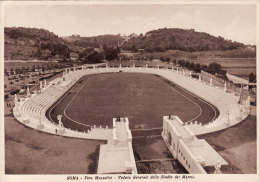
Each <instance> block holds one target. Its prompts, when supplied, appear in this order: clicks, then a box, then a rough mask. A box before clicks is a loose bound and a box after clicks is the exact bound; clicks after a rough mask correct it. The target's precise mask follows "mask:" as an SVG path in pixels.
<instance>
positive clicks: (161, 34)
mask: <svg viewBox="0 0 260 182" xmlns="http://www.w3.org/2000/svg"><path fill="white" fill-rule="evenodd" d="M244 46H245V45H244V44H242V43H238V42H233V41H230V40H225V39H224V38H222V37H215V36H212V35H209V34H207V33H201V32H196V31H195V30H194V29H189V30H185V29H177V28H171V29H167V28H164V29H158V30H152V31H149V32H147V33H146V34H145V35H142V34H141V35H139V36H138V37H133V38H131V39H130V40H129V41H127V42H126V43H125V44H124V45H123V48H124V49H126V50H136V49H145V51H146V52H163V51H166V50H181V51H189V52H195V51H209V50H233V49H237V48H243V47H244Z"/></svg>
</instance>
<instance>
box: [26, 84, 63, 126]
mask: <svg viewBox="0 0 260 182" xmlns="http://www.w3.org/2000/svg"><path fill="white" fill-rule="evenodd" d="M63 93H64V91H63V90H61V89H59V88H57V87H55V86H52V85H51V86H49V87H48V88H46V89H44V91H43V92H42V93H41V94H39V95H36V96H34V97H32V98H30V99H28V100H27V101H25V103H24V104H23V105H22V107H21V114H22V116H24V118H26V117H28V119H30V120H31V121H37V122H39V121H38V120H39V119H40V118H41V120H43V121H47V118H46V117H45V112H46V110H47V109H48V108H49V107H50V106H51V105H52V104H53V103H54V102H55V101H56V100H57V99H59V97H60V96H62V95H63ZM48 124H50V122H47V123H46V122H45V123H44V125H48Z"/></svg>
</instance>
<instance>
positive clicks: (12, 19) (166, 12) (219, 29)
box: [3, 4, 256, 44]
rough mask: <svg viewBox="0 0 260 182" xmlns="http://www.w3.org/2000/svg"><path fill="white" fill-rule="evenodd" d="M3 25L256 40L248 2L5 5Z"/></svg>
mask: <svg viewBox="0 0 260 182" xmlns="http://www.w3.org/2000/svg"><path fill="white" fill-rule="evenodd" d="M3 10H4V26H6V27H14V26H16V27H31V28H32V27H33V28H44V29H47V30H49V31H51V32H53V33H55V34H57V35H58V36H69V35H73V34H76V35H80V36H96V35H102V34H121V35H124V34H125V35H129V34H131V33H136V34H140V33H143V34H144V33H146V32H148V31H150V30H155V29H159V28H184V29H190V28H193V29H195V31H198V32H206V33H209V34H211V35H214V36H222V37H224V38H225V39H229V40H233V41H238V42H242V43H244V44H256V5H254V4H215V5H212V4H145V5H144V4H128V5H122V4H121V5H112V4H110V5H104V4H103V5H93V4H92V5H89V4H83V5H75V4H74V5H5V6H3Z"/></svg>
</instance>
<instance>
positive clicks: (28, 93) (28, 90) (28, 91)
mask: <svg viewBox="0 0 260 182" xmlns="http://www.w3.org/2000/svg"><path fill="white" fill-rule="evenodd" d="M28 95H30V89H29V86H27V96H28Z"/></svg>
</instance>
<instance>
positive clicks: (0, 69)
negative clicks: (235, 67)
mask: <svg viewBox="0 0 260 182" xmlns="http://www.w3.org/2000/svg"><path fill="white" fill-rule="evenodd" d="M0 3H1V4H0V8H1V9H0V13H1V17H0V24H1V26H0V27H1V29H0V33H1V36H0V43H1V45H0V51H1V52H0V60H1V62H0V75H3V74H4V40H3V39H4V36H3V35H4V31H3V30H4V29H3V25H4V22H3V20H4V17H3V10H4V6H5V5H35V4H37V5H83V4H84V5H88V4H89V5H119V4H120V5H125V4H256V6H257V11H256V12H257V13H256V14H257V15H256V16H257V23H256V25H257V26H256V27H257V44H256V45H257V50H258V48H259V36H260V35H259V26H260V25H259V18H260V0H240V1H233V0H231V1H210V0H204V1H199V0H193V1H191V0H187V1H185V0H182V1H181V0H176V1H141V0H140V1H0ZM259 56H260V51H259V50H258V51H257V60H258V58H259ZM257 62H258V61H257ZM258 69H259V63H257V71H258ZM257 78H258V80H259V78H260V76H259V74H257ZM258 82H259V81H258ZM3 84H4V78H3V77H2V76H1V80H0V86H1V88H0V104H1V106H0V121H1V125H0V126H1V127H0V129H1V130H0V139H1V146H0V149H1V150H0V161H1V165H0V172H1V176H0V181H4V182H8V181H12V182H13V181H26V182H30V181H33V182H35V181H55V182H57V181H67V180H66V178H67V175H5V174H4V160H5V159H4V150H3V149H4V122H3V121H4V110H3V108H4V107H3V106H4V105H3V104H4V97H3V96H4V94H3V93H4V87H3ZM258 93H259V90H258V92H257V95H258ZM259 101H260V99H259V97H258V96H257V103H259ZM257 105H258V104H257ZM257 115H258V112H257ZM257 123H259V117H257ZM257 131H260V127H259V124H257ZM257 141H258V142H257V155H258V156H259V149H260V147H259V133H257ZM259 172H260V169H259V160H258V161H257V174H239V175H236V174H231V175H227V174H225V175H209V174H207V175H192V176H195V179H192V180H176V181H216V182H218V181H236V182H239V181H243V182H244V181H251V182H253V181H260V177H259ZM77 176H78V177H83V178H84V177H85V176H86V175H77ZM87 176H96V175H87ZM110 176H118V175H110ZM124 176H127V175H124ZM143 176H151V175H143ZM173 180H174V181H175V179H171V180H160V181H173ZM68 181H70V180H68ZM74 181H75V180H74ZM78 181H88V180H78ZM91 181H94V180H91ZM95 181H111V180H95ZM112 181H122V180H112ZM127 181H130V180H127ZM137 181H140V180H137ZM142 181H158V180H142Z"/></svg>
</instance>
